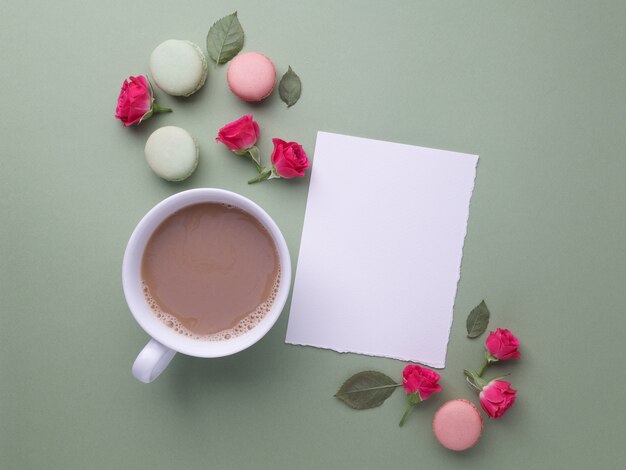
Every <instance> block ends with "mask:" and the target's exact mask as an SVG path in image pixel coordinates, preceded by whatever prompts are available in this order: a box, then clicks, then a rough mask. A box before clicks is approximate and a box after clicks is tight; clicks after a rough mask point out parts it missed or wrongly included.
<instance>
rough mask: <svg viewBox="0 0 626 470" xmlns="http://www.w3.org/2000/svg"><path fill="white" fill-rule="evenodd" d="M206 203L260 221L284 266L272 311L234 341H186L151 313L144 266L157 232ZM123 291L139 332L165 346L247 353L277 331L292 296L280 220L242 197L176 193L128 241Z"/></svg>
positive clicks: (196, 352) (202, 353)
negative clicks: (224, 206)
mask: <svg viewBox="0 0 626 470" xmlns="http://www.w3.org/2000/svg"><path fill="white" fill-rule="evenodd" d="M201 202H218V203H224V204H232V205H234V206H235V207H238V208H239V209H242V210H244V211H246V212H248V213H249V214H251V215H252V216H253V217H255V218H256V219H257V220H258V221H259V222H261V224H263V226H264V227H265V228H266V229H267V231H268V232H269V233H270V235H271V236H272V239H273V240H274V243H275V245H276V249H277V251H278V258H279V263H280V269H281V275H280V283H279V286H278V292H277V294H276V298H275V300H274V303H273V305H272V308H271V309H270V311H269V312H268V313H267V314H266V315H265V316H264V317H263V319H262V320H261V321H260V322H259V324H257V325H256V326H255V327H254V328H252V329H251V330H249V331H248V332H246V333H244V334H242V335H240V336H236V337H233V338H231V339H228V340H220V341H207V340H198V339H194V338H190V337H186V336H183V335H181V334H180V333H177V332H175V331H174V330H173V329H171V328H168V327H167V326H166V325H165V324H164V323H163V322H162V321H161V320H159V319H158V318H157V317H156V315H154V313H153V312H152V310H151V309H150V306H149V305H148V302H147V301H146V299H145V296H144V294H143V290H142V286H141V260H142V257H143V252H144V249H145V246H146V244H147V242H148V240H149V238H150V235H151V234H152V232H153V231H154V230H155V229H156V228H157V227H158V226H159V224H160V223H161V222H162V221H163V220H164V219H165V218H166V217H168V216H169V215H171V214H172V213H174V212H176V211H177V210H179V209H182V208H183V207H187V206H189V205H192V204H196V203H201ZM122 286H123V289H124V296H125V297H126V302H127V304H128V307H129V309H130V312H131V314H132V315H133V317H134V318H135V320H136V321H137V323H139V326H141V328H142V329H143V330H144V331H145V332H146V333H147V334H148V335H149V336H151V337H152V338H153V339H155V340H156V341H158V342H159V343H161V344H163V345H164V346H166V347H168V348H170V349H172V350H174V351H177V352H180V353H183V354H187V355H189V356H196V357H222V356H228V355H231V354H235V353H237V352H239V351H242V350H244V349H246V348H248V347H250V346H252V345H253V344H254V343H256V342H257V341H259V340H260V339H261V338H263V336H265V334H266V333H267V332H268V331H269V330H270V329H271V328H272V326H274V324H275V323H276V321H277V320H278V318H279V317H280V314H281V313H282V310H283V308H284V306H285V303H286V302H287V297H288V296H289V289H290V287H291V259H290V256H289V249H288V247H287V243H286V241H285V238H284V237H283V234H282V233H281V231H280V229H279V228H278V226H277V225H276V223H275V222H274V220H273V219H272V218H271V217H270V216H269V214H267V212H265V210H263V209H262V208H261V207H260V206H259V205H258V204H256V203H255V202H253V201H251V200H250V199H248V198H246V197H245V196H242V195H240V194H237V193H234V192H232V191H228V190H225V189H218V188H196V189H189V190H186V191H181V192H179V193H176V194H174V195H172V196H170V197H168V198H166V199H164V200H162V201H161V202H159V203H158V204H157V205H156V206H154V207H153V208H152V209H150V210H149V211H148V213H147V214H146V215H145V216H144V217H143V218H142V219H141V220H140V221H139V223H138V224H137V226H136V227H135V229H134V230H133V233H132V235H131V237H130V239H129V241H128V244H127V246H126V250H125V252H124V260H123V263H122Z"/></svg>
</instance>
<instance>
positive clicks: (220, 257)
mask: <svg viewBox="0 0 626 470" xmlns="http://www.w3.org/2000/svg"><path fill="white" fill-rule="evenodd" d="M141 275H142V280H143V285H144V293H145V296H146V300H147V301H148V303H149V304H150V307H151V309H152V311H153V312H154V314H155V315H156V316H157V317H158V318H160V319H161V321H163V322H164V323H165V324H166V325H167V326H169V327H171V328H173V329H175V330H176V331H177V332H179V333H181V334H183V335H186V336H191V337H194V338H198V339H207V340H223V339H229V338H231V337H233V336H238V335H241V334H243V333H245V332H246V331H248V330H249V329H251V328H253V327H254V325H256V324H257V323H258V322H259V321H260V320H261V319H262V318H263V316H264V315H265V314H266V313H267V312H268V311H269V310H270V308H271V307H272V304H273V302H274V299H275V297H276V292H277V289H278V283H279V281H280V264H279V261H278V254H277V250H276V246H275V244H274V241H273V240H272V237H271V235H270V234H269V232H268V231H267V230H266V229H265V227H263V225H261V223H260V222H259V221H257V220H256V219H255V218H254V217H252V216H251V215H250V214H248V213H247V212H244V211H243V210H241V209H238V208H236V207H233V206H230V205H226V204H216V203H201V204H194V205H191V206H188V207H185V208H183V209H181V210H179V211H178V212H175V213H174V214H172V215H171V216H169V217H168V218H167V219H165V220H164V221H163V222H162V223H161V225H159V227H158V228H157V229H156V230H155V232H154V233H153V234H152V236H151V237H150V240H149V241H148V244H147V245H146V249H145V251H144V254H143V259H142V264H141Z"/></svg>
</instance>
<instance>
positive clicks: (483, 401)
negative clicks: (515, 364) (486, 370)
mask: <svg viewBox="0 0 626 470" xmlns="http://www.w3.org/2000/svg"><path fill="white" fill-rule="evenodd" d="M463 372H464V373H465V376H466V377H467V382H468V383H469V384H470V386H471V387H472V388H473V389H474V390H475V391H477V392H478V401H479V402H480V406H481V407H482V409H483V410H485V413H487V415H488V416H489V417H490V418H494V419H498V418H501V417H502V416H504V413H506V412H507V410H508V409H509V408H511V407H512V406H513V404H514V403H515V400H516V398H517V390H514V389H513V388H511V383H510V382H506V381H504V380H501V379H502V378H504V377H505V376H501V377H495V378H493V379H490V380H484V379H482V378H481V377H480V376H479V375H478V374H476V373H474V372H470V371H469V370H465V371H463Z"/></svg>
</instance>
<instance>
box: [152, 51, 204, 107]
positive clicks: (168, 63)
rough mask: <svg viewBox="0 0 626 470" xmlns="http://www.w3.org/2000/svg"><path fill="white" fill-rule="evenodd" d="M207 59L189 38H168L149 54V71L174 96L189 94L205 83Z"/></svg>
mask: <svg viewBox="0 0 626 470" xmlns="http://www.w3.org/2000/svg"><path fill="white" fill-rule="evenodd" d="M207 70H208V65H207V60H206V57H204V54H203V53H202V50H201V49H200V48H199V47H198V46H197V45H196V44H194V43H192V42H190V41H182V40H179V39H169V40H167V41H165V42H162V43H161V44H159V45H158V46H157V47H156V48H155V49H154V51H152V54H151V55H150V73H151V75H152V78H153V80H154V82H155V83H156V84H157V86H158V87H159V88H160V89H161V90H163V91H164V92H165V93H167V94H169V95H172V96H189V95H192V94H194V93H195V92H196V91H198V90H199V89H200V88H202V86H203V85H204V82H205V81H206V77H207Z"/></svg>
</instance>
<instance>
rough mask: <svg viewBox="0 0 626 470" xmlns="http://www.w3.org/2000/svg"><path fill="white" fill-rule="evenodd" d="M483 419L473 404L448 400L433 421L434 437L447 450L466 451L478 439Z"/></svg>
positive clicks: (465, 401)
mask: <svg viewBox="0 0 626 470" xmlns="http://www.w3.org/2000/svg"><path fill="white" fill-rule="evenodd" d="M482 430H483V418H482V416H481V415H480V412H479V411H478V409H477V408H476V407H475V406H474V404H473V403H471V402H469V401H467V400H461V399H459V400H450V401H448V402H446V403H444V404H443V405H441V408H439V410H437V413H435V418H434V419H433V432H434V433H435V437H436V438H437V440H438V441H439V442H440V443H441V445H442V446H444V447H445V448H447V449H450V450H466V449H469V448H470V447H473V446H474V445H475V444H476V443H477V442H478V440H479V439H480V434H481V433H482Z"/></svg>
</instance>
